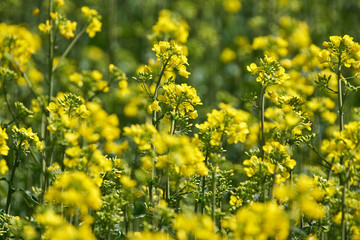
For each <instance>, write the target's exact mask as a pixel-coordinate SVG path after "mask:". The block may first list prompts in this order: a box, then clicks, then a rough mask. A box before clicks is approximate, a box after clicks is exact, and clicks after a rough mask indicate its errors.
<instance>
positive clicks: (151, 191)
mask: <svg viewBox="0 0 360 240" xmlns="http://www.w3.org/2000/svg"><path fill="white" fill-rule="evenodd" d="M168 62H169V60H167V61H166V62H165V63H164V65H163V66H162V69H161V71H160V74H159V78H158V80H157V82H156V87H155V92H154V96H153V101H156V100H157V97H158V92H159V88H160V83H161V78H162V77H163V75H164V72H165V69H166V67H167V64H168ZM152 124H153V125H154V127H155V128H156V129H158V126H159V123H158V116H157V112H156V111H153V115H152ZM154 152H155V147H154ZM155 177H156V167H155V160H154V159H153V162H152V171H151V181H150V184H149V198H150V202H151V203H152V202H153V200H154V189H153V188H154V186H153V185H154V182H155Z"/></svg>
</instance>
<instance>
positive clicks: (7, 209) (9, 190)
mask: <svg viewBox="0 0 360 240" xmlns="http://www.w3.org/2000/svg"><path fill="white" fill-rule="evenodd" d="M21 144H22V142H20V145H19V146H21ZM19 155H20V152H19V151H18V150H16V154H15V161H14V165H13V168H12V170H11V175H10V179H9V181H8V194H7V198H6V206H5V212H6V213H7V214H9V213H10V203H11V197H12V194H13V192H14V190H13V182H14V177H15V171H16V168H17V167H18V166H19V163H20V161H19Z"/></svg>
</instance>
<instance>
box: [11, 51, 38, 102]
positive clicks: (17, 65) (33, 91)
mask: <svg viewBox="0 0 360 240" xmlns="http://www.w3.org/2000/svg"><path fill="white" fill-rule="evenodd" d="M11 56H12V58H13V62H14V63H15V65H16V67H17V68H18V70H19V72H20V74H21V76H22V77H23V78H24V79H25V81H26V84H27V85H28V87H29V89H30V91H31V93H32V95H34V97H35V98H38V94H37V93H36V92H35V90H34V88H33V86H32V84H31V82H30V80H29V78H28V76H27V74H26V72H24V71H23V69H22V68H21V66H20V64H19V62H18V61H16V59H15V57H14V55H13V54H11ZM40 104H41V102H40Z"/></svg>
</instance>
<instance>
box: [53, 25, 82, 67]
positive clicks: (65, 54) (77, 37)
mask: <svg viewBox="0 0 360 240" xmlns="http://www.w3.org/2000/svg"><path fill="white" fill-rule="evenodd" d="M85 30H86V26H85V27H84V28H83V29H81V31H80V32H79V33H78V34H76V36H75V37H74V38H73V40H72V41H71V43H70V44H69V46H67V48H66V49H65V51H64V53H63V54H62V55H61V57H60V58H59V61H58V62H57V63H56V65H55V66H54V67H52V72H53V73H54V72H55V71H56V69H58V67H59V65H60V63H61V61H62V60H64V58H65V57H66V56H67V55H68V54H69V52H70V50H71V49H72V48H73V47H74V45H75V43H76V42H77V41H78V40H79V38H80V37H81V36H82V35H83V34H84V33H85Z"/></svg>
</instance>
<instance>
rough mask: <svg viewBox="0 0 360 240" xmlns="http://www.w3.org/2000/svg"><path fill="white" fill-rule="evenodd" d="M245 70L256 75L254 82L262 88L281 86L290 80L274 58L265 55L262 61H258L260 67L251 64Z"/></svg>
mask: <svg viewBox="0 0 360 240" xmlns="http://www.w3.org/2000/svg"><path fill="white" fill-rule="evenodd" d="M247 70H248V71H249V72H250V73H251V74H253V75H258V77H257V78H256V81H257V82H259V83H261V85H264V86H265V85H272V84H281V83H283V82H285V81H286V80H288V79H289V78H290V76H289V75H288V74H286V73H285V69H284V68H283V67H282V66H281V65H280V63H279V62H278V61H276V59H275V58H274V57H270V56H267V55H265V58H264V59H260V66H257V65H256V63H251V64H250V65H249V66H247Z"/></svg>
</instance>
